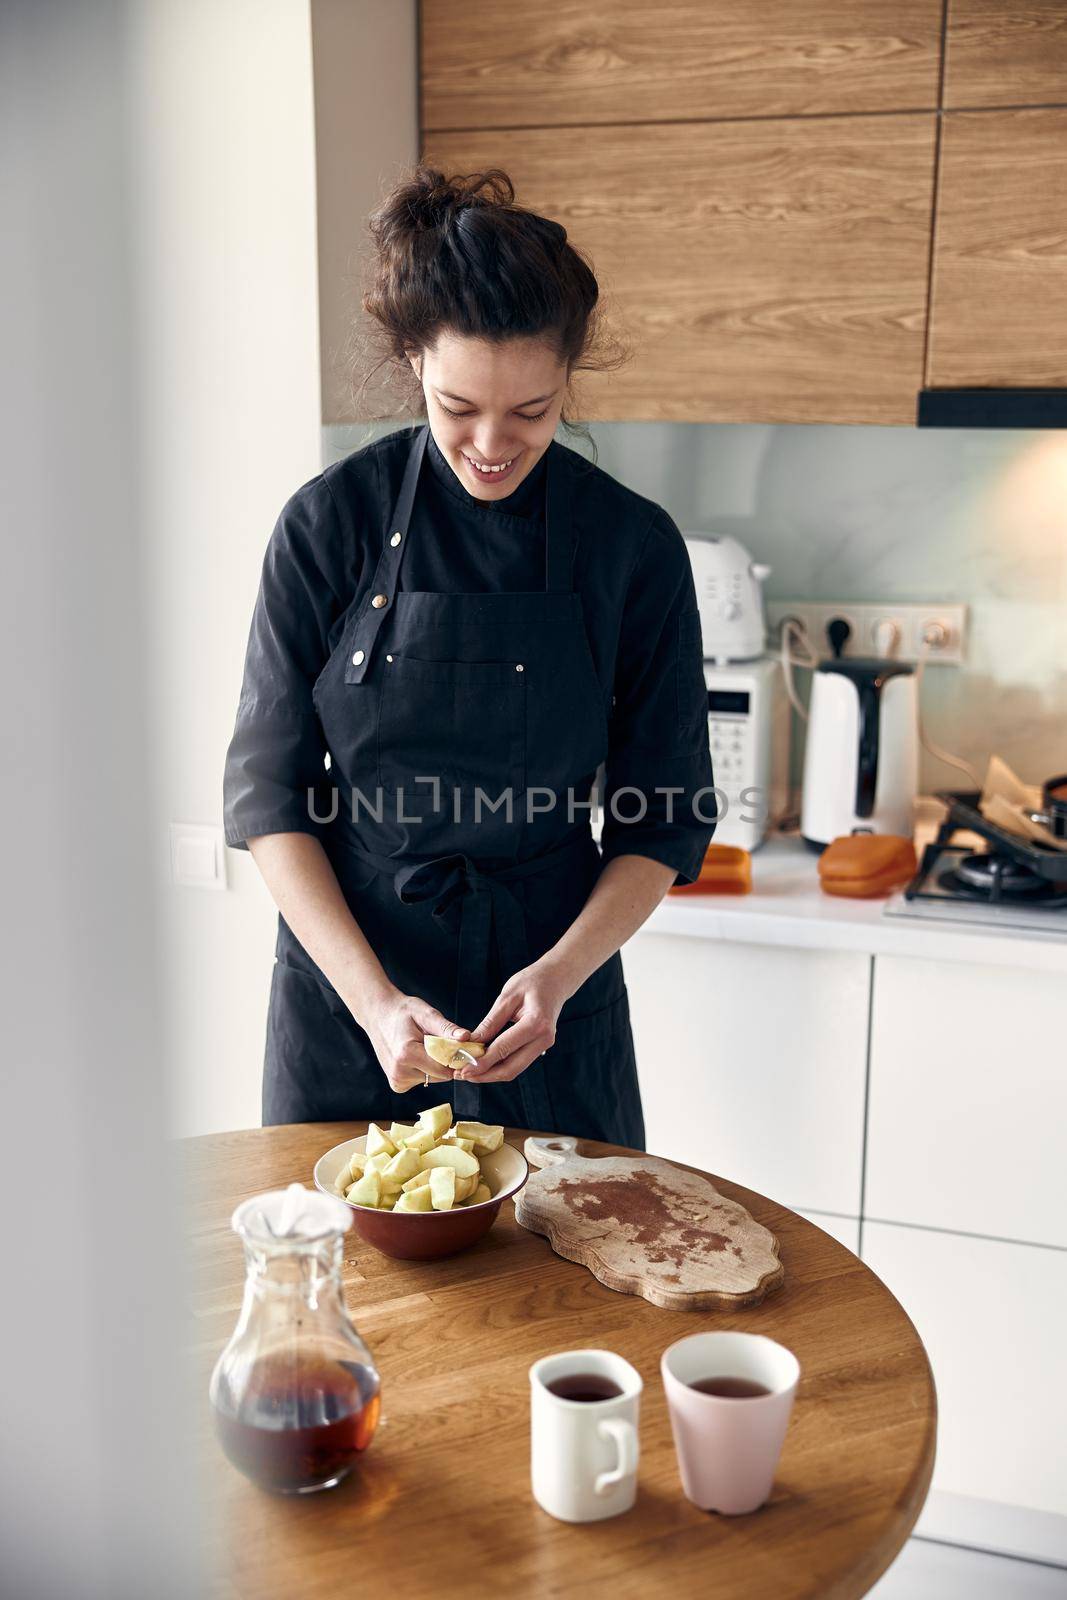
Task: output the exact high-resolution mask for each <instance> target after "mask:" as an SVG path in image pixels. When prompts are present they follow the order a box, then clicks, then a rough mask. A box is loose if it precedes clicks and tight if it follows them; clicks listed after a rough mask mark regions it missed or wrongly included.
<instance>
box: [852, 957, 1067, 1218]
mask: <svg viewBox="0 0 1067 1600" xmlns="http://www.w3.org/2000/svg"><path fill="white" fill-rule="evenodd" d="M1065 1024H1067V993H1065V989H1064V981H1063V978H1062V977H1061V976H1060V975H1059V974H1056V973H1047V972H1027V971H1026V970H1023V969H1019V968H1013V967H991V966H981V967H980V966H973V965H971V964H970V963H967V962H953V961H916V960H912V959H911V958H903V957H899V956H878V957H877V958H876V960H875V963H874V990H873V999H872V1007H871V1063H870V1065H871V1089H870V1118H869V1133H868V1140H867V1187H866V1196H865V1200H864V1213H865V1215H866V1216H868V1217H877V1218H878V1219H879V1220H880V1221H884V1222H911V1223H915V1224H917V1225H918V1226H920V1227H926V1228H946V1229H959V1230H960V1231H961V1232H964V1233H979V1234H985V1235H988V1236H990V1237H992V1238H999V1239H1015V1240H1021V1241H1023V1242H1025V1243H1028V1244H1052V1245H1059V1246H1061V1247H1067V1181H1065V1176H1064V1175H1065V1172H1067V1071H1065V1070H1064V1068H1065V1065H1067V1052H1065V1050H1064V1044H1063V1040H1064V1031H1065Z"/></svg>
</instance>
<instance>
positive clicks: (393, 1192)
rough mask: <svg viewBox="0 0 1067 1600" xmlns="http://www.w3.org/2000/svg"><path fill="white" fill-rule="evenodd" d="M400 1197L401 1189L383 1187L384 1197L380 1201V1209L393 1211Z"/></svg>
mask: <svg viewBox="0 0 1067 1600" xmlns="http://www.w3.org/2000/svg"><path fill="white" fill-rule="evenodd" d="M399 1199H400V1190H399V1189H385V1188H383V1189H382V1198H381V1199H380V1200H379V1201H378V1210H379V1211H392V1210H393V1209H394V1208H395V1206H396V1203H397V1201H398V1200H399Z"/></svg>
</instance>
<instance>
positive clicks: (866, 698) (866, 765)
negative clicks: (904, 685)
mask: <svg viewBox="0 0 1067 1600" xmlns="http://www.w3.org/2000/svg"><path fill="white" fill-rule="evenodd" d="M856 692H857V694H858V696H859V702H860V736H859V753H858V758H857V762H856V815H857V817H870V816H873V815H874V794H875V790H876V789H877V787H878V724H879V720H880V719H879V715H878V710H879V704H880V702H881V698H882V679H881V678H880V677H878V678H868V679H867V680H866V681H865V682H861V683H857V684H856Z"/></svg>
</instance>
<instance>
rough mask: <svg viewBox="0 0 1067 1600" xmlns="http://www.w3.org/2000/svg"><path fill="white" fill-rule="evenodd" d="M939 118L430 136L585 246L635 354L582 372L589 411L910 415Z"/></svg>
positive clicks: (782, 418) (429, 153) (445, 156)
mask: <svg viewBox="0 0 1067 1600" xmlns="http://www.w3.org/2000/svg"><path fill="white" fill-rule="evenodd" d="M430 9H431V10H433V9H436V8H434V7H431V8H430ZM471 9H472V10H474V11H476V10H477V7H472V8H471ZM553 9H558V8H549V10H550V11H551V10H553ZM628 9H630V10H633V9H634V8H633V7H630V8H628ZM678 9H680V8H678V7H673V8H669V7H660V8H659V14H660V15H662V16H668V17H669V16H670V15H671V13H672V11H676V10H678ZM857 9H863V8H862V7H861V8H857ZM473 37H474V38H477V30H476V29H475V30H474V33H473ZM934 122H935V118H934V116H933V114H932V113H931V114H914V115H900V116H880V117H839V118H825V119H821V118H797V119H793V120H781V121H776V120H773V119H769V120H756V121H748V122H721V123H715V122H704V123H687V124H685V125H684V126H680V125H678V124H677V123H671V122H663V123H658V124H642V125H636V126H626V125H623V126H612V127H588V128H583V129H582V130H581V135H580V137H577V136H576V135H575V133H574V131H573V130H569V129H555V128H534V129H521V130H515V131H502V132H485V133H465V134H460V133H436V134H427V135H426V136H425V138H424V155H425V157H426V159H428V160H430V161H432V162H434V163H435V164H438V165H440V166H442V167H444V168H445V169H446V170H448V171H452V172H472V171H477V170H479V169H481V168H484V167H486V166H501V167H503V168H504V169H505V170H506V171H507V172H508V173H510V175H511V177H512V179H513V180H514V182H515V185H516V190H517V197H518V199H519V201H520V202H521V203H522V204H524V205H528V206H530V207H532V208H533V209H534V210H536V211H540V212H543V213H544V214H546V215H548V216H551V217H554V218H556V219H557V220H558V221H560V222H562V223H563V224H564V226H565V227H566V228H567V231H568V234H569V235H570V237H571V239H572V240H573V242H574V243H575V244H576V245H578V246H579V247H581V248H583V249H585V250H586V251H588V253H589V255H590V257H591V259H592V263H593V266H594V269H595V271H596V273H597V275H598V278H599V280H600V284H601V288H602V291H604V293H605V296H606V298H607V301H608V305H609V309H610V310H611V311H612V313H613V314H614V317H613V320H614V321H615V323H616V325H618V326H620V327H621V330H622V331H623V332H624V333H625V334H626V335H627V337H628V338H629V339H630V340H631V342H632V344H633V347H634V353H633V359H632V360H631V361H630V362H629V363H628V364H627V365H626V366H624V367H623V368H622V369H621V370H619V371H616V372H613V373H608V374H601V375H593V374H589V375H582V377H581V380H580V382H581V395H582V411H583V415H584V416H585V417H587V418H590V419H598V420H606V419H632V418H633V419H636V418H643V419H650V420H673V421H683V422H718V421H722V422H750V421H757V422H873V423H901V424H910V423H912V422H913V421H914V415H915V395H916V392H917V391H918V389H919V388H920V387H921V385H922V364H923V340H924V331H925V307H926V290H927V270H928V263H929V230H930V212H931V202H932V195H933V167H934Z"/></svg>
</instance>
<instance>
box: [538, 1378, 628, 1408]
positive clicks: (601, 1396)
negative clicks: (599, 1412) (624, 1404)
mask: <svg viewBox="0 0 1067 1600" xmlns="http://www.w3.org/2000/svg"><path fill="white" fill-rule="evenodd" d="M545 1388H546V1389H547V1390H548V1392H549V1394H556V1395H559V1398H560V1399H561V1400H586V1401H591V1400H616V1399H618V1397H619V1395H620V1394H622V1390H621V1389H620V1388H619V1386H618V1384H617V1383H613V1382H612V1380H611V1379H610V1378H602V1377H601V1376H600V1374H599V1372H568V1373H567V1374H566V1376H565V1377H562V1378H553V1379H552V1382H551V1383H546V1384H545Z"/></svg>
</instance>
